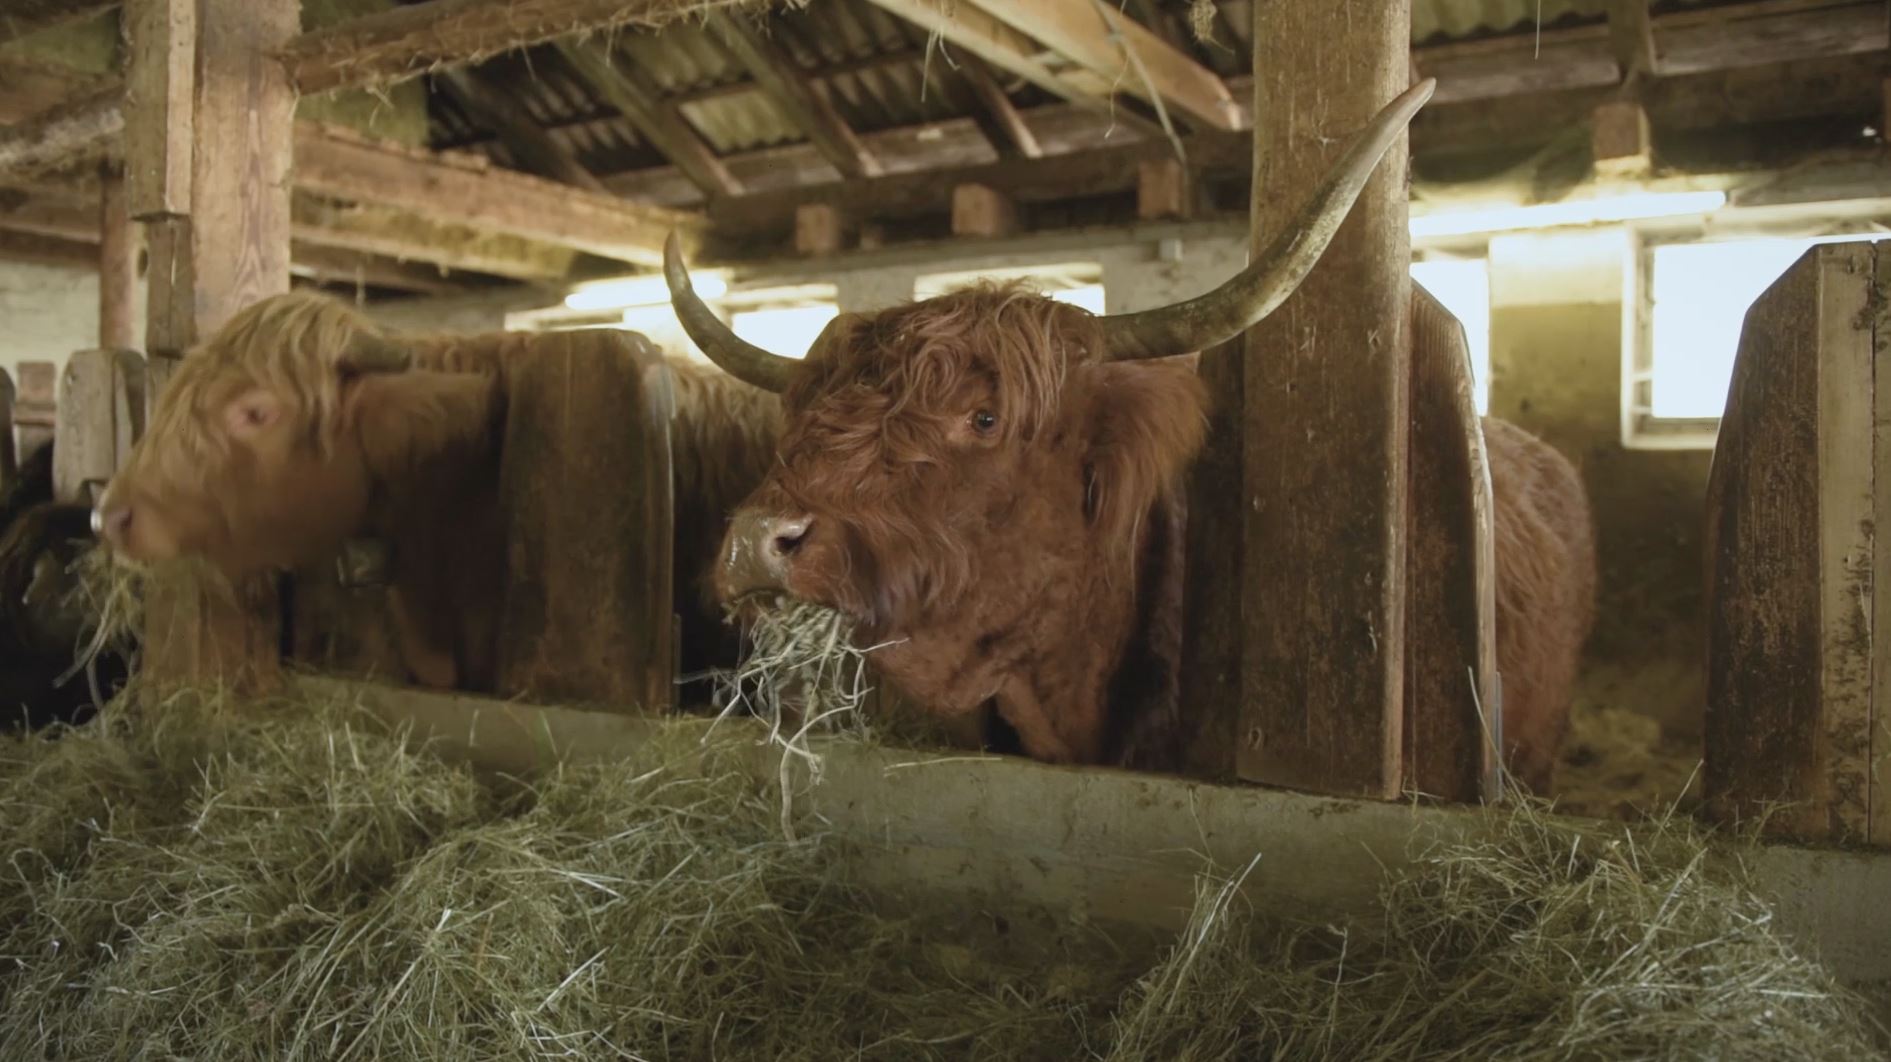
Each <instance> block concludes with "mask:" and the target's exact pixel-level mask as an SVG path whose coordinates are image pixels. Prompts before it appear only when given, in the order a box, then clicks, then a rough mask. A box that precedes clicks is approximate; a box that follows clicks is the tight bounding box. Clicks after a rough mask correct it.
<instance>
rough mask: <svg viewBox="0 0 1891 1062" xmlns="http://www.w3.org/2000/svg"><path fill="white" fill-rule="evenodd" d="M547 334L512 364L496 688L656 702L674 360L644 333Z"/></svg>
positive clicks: (666, 703)
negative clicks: (545, 346) (541, 346)
mask: <svg viewBox="0 0 1891 1062" xmlns="http://www.w3.org/2000/svg"><path fill="white" fill-rule="evenodd" d="M543 342H546V343H554V344H555V345H554V349H553V350H538V351H534V352H533V354H532V356H531V357H528V358H520V359H513V360H512V361H509V362H508V363H507V366H506V370H505V371H506V427H505V441H504V449H503V451H502V454H501V457H500V468H499V493H500V498H501V503H502V508H503V511H504V513H505V520H506V575H505V578H506V594H505V614H504V621H503V623H502V626H501V632H500V634H501V637H500V643H501V644H500V649H499V673H498V684H499V688H500V690H501V691H503V692H504V693H506V694H508V695H522V696H529V697H534V698H554V699H566V700H578V701H586V702H594V703H601V704H609V705H619V706H634V707H635V708H636V709H640V710H642V711H645V712H656V711H661V710H663V709H665V708H667V707H670V706H672V705H673V704H674V703H675V699H676V695H675V690H674V684H673V676H674V668H675V662H676V656H675V652H674V650H673V648H672V645H673V638H674V636H675V628H674V626H673V622H672V619H671V605H672V603H673V600H674V599H673V598H672V596H671V584H672V582H673V580H674V570H673V566H672V561H671V557H672V553H673V542H672V533H673V527H674V521H673V517H672V513H673V511H674V510H673V506H672V498H671V490H672V487H671V471H670V467H671V458H670V419H671V417H672V415H673V411H674V408H675V400H674V397H673V395H672V393H671V386H672V385H671V381H670V374H669V367H668V365H667V364H666V363H665V362H664V360H663V356H662V354H661V353H660V352H659V351H658V350H657V348H656V347H655V346H653V345H652V344H650V342H649V341H648V340H645V339H644V338H643V337H642V336H640V335H637V334H635V333H623V332H618V333H599V332H587V331H577V332H566V333H562V341H554V340H553V339H552V338H551V337H546V338H545V339H544V340H543Z"/></svg>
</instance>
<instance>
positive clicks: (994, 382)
mask: <svg viewBox="0 0 1891 1062" xmlns="http://www.w3.org/2000/svg"><path fill="white" fill-rule="evenodd" d="M1100 339H1101V332H1100V330H1099V329H1098V327H1097V324H1096V319H1095V318H1094V317H1093V316H1092V315H1091V314H1089V313H1088V312H1087V311H1085V310H1083V309H1081V308H1079V307H1075V306H1070V305H1067V304H1064V303H1059V302H1055V301H1052V300H1050V299H1048V298H1045V297H1044V296H1042V295H1038V294H1036V293H1034V292H1032V291H1030V290H1029V289H1027V288H1025V287H1023V286H1022V285H1021V284H1018V283H1008V284H992V283H981V284H977V285H974V286H972V287H969V288H966V289H963V290H960V291H956V292H952V293H949V294H946V295H943V296H939V297H937V298H933V299H929V300H926V301H924V302H917V303H912V304H909V305H907V306H904V307H899V308H896V309H893V310H889V311H886V312H883V313H881V314H878V315H877V316H875V317H873V318H870V319H867V320H863V321H854V322H846V321H843V322H842V324H841V327H840V328H838V329H836V330H835V332H834V333H831V334H830V336H829V339H828V342H827V343H825V344H824V345H823V346H822V348H821V349H819V350H816V351H814V352H812V353H811V354H810V364H809V366H808V369H807V371H805V372H803V373H801V374H799V376H798V377H797V379H796V381H795V382H794V384H792V385H791V386H790V389H789V391H788V394H787V395H786V399H787V403H788V406H789V408H790V409H791V410H792V411H793V412H794V416H793V418H792V420H791V422H790V425H789V427H788V432H787V434H786V435H785V436H784V438H783V440H782V445H781V452H782V453H783V454H784V455H788V456H787V457H786V458H785V460H784V461H783V463H782V464H781V466H780V467H778V468H777V469H775V473H774V482H775V484H776V485H777V486H778V487H779V488H780V489H781V490H782V492H783V493H784V494H785V495H786V496H787V498H788V499H789V500H791V502H792V503H793V506H794V507H795V508H797V509H800V510H803V511H807V512H811V513H816V514H823V515H826V516H828V517H830V518H831V517H833V516H834V515H836V514H845V520H844V522H845V530H846V534H847V539H848V542H847V546H848V548H847V549H846V550H845V551H844V552H843V560H842V562H841V563H842V564H843V565H844V566H845V568H846V570H844V571H842V572H839V573H836V574H837V575H839V576H840V583H841V586H842V588H843V590H842V592H843V593H845V594H847V595H850V596H851V597H852V598H854V600H851V601H847V602H845V604H846V605H847V606H848V607H849V608H851V609H854V610H856V611H857V613H858V614H860V615H863V616H866V617H869V619H870V621H871V622H872V623H873V624H874V625H886V624H893V625H900V624H904V623H907V622H911V621H912V620H913V619H914V618H915V617H916V615H917V614H919V613H920V612H923V611H927V610H930V609H932V608H935V607H937V606H939V605H940V604H941V603H942V602H944V601H945V600H947V598H948V597H949V596H950V595H954V594H957V593H959V592H960V591H961V590H962V588H963V587H965V586H966V585H967V584H968V582H969V577H970V572H971V566H972V559H971V557H970V556H969V555H968V554H967V552H966V547H965V536H964V535H962V534H960V533H958V532H959V530H960V528H959V521H960V520H962V519H976V518H978V515H977V514H953V513H946V514H941V513H939V512H937V511H935V510H934V508H933V507H934V506H935V505H936V504H937V497H936V495H937V494H938V492H937V491H935V490H928V489H927V482H926V475H927V473H928V472H931V471H934V470H935V468H936V466H937V465H938V464H939V458H938V455H940V454H943V453H948V452H950V450H951V449H952V442H951V434H950V433H952V432H953V431H954V430H955V429H956V428H957V427H958V426H959V424H960V422H961V421H962V420H963V419H964V417H965V416H966V414H967V413H969V412H971V410H969V409H967V408H964V407H965V405H966V403H967V402H968V400H969V396H970V395H972V394H975V393H976V392H977V388H979V386H980V385H981V384H982V385H984V386H987V387H989V388H990V390H991V393H992V394H993V395H994V396H995V404H996V406H997V408H996V409H995V410H993V412H994V413H996V414H997V415H998V417H999V423H1000V425H1001V427H1000V430H1001V431H1002V432H1003V433H1005V435H1006V436H1007V437H1009V438H1013V439H1025V440H1028V439H1031V438H1033V437H1035V436H1036V435H1037V434H1038V433H1039V432H1040V431H1043V430H1044V429H1046V428H1047V427H1048V426H1050V425H1051V424H1052V423H1053V422H1054V421H1055V420H1056V419H1057V417H1058V414H1059V411H1060V410H1059V403H1060V401H1061V400H1062V395H1063V390H1064V383H1065V378H1066V376H1067V374H1068V372H1069V370H1070V367H1071V365H1072V364H1073V363H1076V362H1079V361H1082V360H1085V359H1088V358H1090V357H1093V356H1094V352H1095V351H1097V350H1098V349H1100ZM935 486H936V484H935ZM863 569H864V570H863ZM868 588H871V589H868Z"/></svg>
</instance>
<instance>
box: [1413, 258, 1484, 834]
mask: <svg viewBox="0 0 1891 1062" xmlns="http://www.w3.org/2000/svg"><path fill="white" fill-rule="evenodd" d="M1411 306H1412V309H1411V313H1412V321H1411V334H1412V367H1411V371H1412V384H1411V388H1412V392H1411V394H1412V397H1411V409H1412V418H1411V428H1410V436H1411V442H1410V448H1411V465H1410V477H1411V478H1410V483H1411V486H1410V488H1409V490H1410V495H1411V502H1410V505H1411V529H1410V540H1409V547H1408V549H1409V552H1408V553H1407V557H1406V572H1405V577H1406V582H1405V586H1406V590H1405V593H1406V611H1405V632H1406V634H1405V639H1406V644H1405V654H1406V656H1405V738H1404V756H1405V776H1406V781H1405V784H1406V788H1407V789H1410V790H1415V791H1417V792H1419V793H1423V794H1425V795H1427V796H1432V797H1437V798H1438V799H1441V800H1448V801H1453V802H1457V803H1472V802H1476V801H1478V800H1495V799H1497V798H1498V796H1499V795H1500V793H1501V787H1500V785H1499V782H1498V778H1499V775H1498V772H1497V771H1496V769H1495V766H1496V764H1497V762H1498V757H1497V756H1496V754H1495V752H1496V749H1497V748H1499V747H1501V741H1502V717H1501V715H1500V714H1499V713H1498V692H1497V686H1498V681H1497V574H1496V565H1497V560H1496V552H1495V542H1494V539H1493V538H1492V535H1493V527H1492V522H1491V521H1492V512H1493V510H1492V500H1491V479H1490V465H1489V460H1488V457H1487V456H1486V454H1485V451H1484V433H1483V429H1482V427H1481V426H1480V425H1479V422H1478V416H1477V404H1476V399H1475V398H1474V394H1475V392H1474V390H1473V388H1472V381H1471V354H1470V348H1469V345H1468V343H1467V341H1466V339H1465V336H1464V326H1463V325H1462V324H1460V323H1459V322H1458V319H1457V318H1455V317H1453V316H1452V315H1451V312H1450V311H1449V310H1447V309H1445V308H1444V306H1443V305H1441V304H1440V303H1439V302H1438V300H1437V299H1435V298H1433V297H1432V295H1431V293H1430V292H1427V291H1426V290H1425V289H1424V288H1422V287H1419V286H1418V285H1416V284H1414V285H1413V286H1412V302H1411Z"/></svg>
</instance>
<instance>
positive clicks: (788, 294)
mask: <svg viewBox="0 0 1891 1062" xmlns="http://www.w3.org/2000/svg"><path fill="white" fill-rule="evenodd" d="M721 306H722V309H723V310H724V311H725V312H726V313H727V314H728V317H729V327H730V329H732V330H733V331H734V332H735V334H736V335H738V336H741V337H742V338H743V339H746V340H748V341H749V342H751V343H753V344H755V345H756V346H758V347H763V348H765V349H767V350H772V351H774V352H775V353H777V354H780V355H783V356H784V357H790V358H801V357H806V356H807V353H808V348H810V347H812V346H813V345H814V341H815V339H817V338H819V337H820V334H821V329H823V328H826V327H827V323H828V322H829V321H832V320H833V319H834V318H835V317H836V316H837V315H838V314H839V313H840V307H839V304H838V303H837V302H836V301H835V294H834V286H833V285H832V284H806V285H801V286H798V287H794V288H773V289H769V290H766V291H743V292H732V293H731V294H730V295H729V296H728V297H727V298H725V299H723V300H721Z"/></svg>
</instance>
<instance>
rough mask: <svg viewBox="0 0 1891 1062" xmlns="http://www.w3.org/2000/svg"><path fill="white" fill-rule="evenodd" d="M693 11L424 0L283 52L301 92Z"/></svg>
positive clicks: (659, 4) (561, 0) (664, 6)
mask: <svg viewBox="0 0 1891 1062" xmlns="http://www.w3.org/2000/svg"><path fill="white" fill-rule="evenodd" d="M711 2H712V3H714V4H717V5H719V6H723V7H732V6H736V5H739V4H743V3H756V2H768V0H711ZM692 14H694V12H690V11H688V10H685V9H684V8H681V7H679V6H678V5H677V4H676V2H675V0H427V2H426V3H419V4H409V5H406V6H402V7H396V8H393V9H392V10H389V11H383V12H379V13H377V14H373V15H364V16H362V17H360V18H354V19H349V20H347V21H346V22H338V23H336V24H334V25H332V26H327V27H324V28H322V29H319V30H313V31H310V32H308V33H304V34H302V35H301V36H300V37H298V38H297V39H296V40H294V41H292V42H290V44H289V46H288V48H287V49H286V50H285V51H284V53H283V57H282V58H283V62H285V63H286V64H288V67H289V79H290V81H291V82H292V83H294V85H295V87H296V90H297V91H299V92H301V93H302V94H303V95H305V96H307V95H314V94H316V93H319V92H328V91H331V90H333V89H339V88H359V87H364V86H368V85H377V84H387V83H389V82H394V81H401V80H404V79H406V78H410V77H417V76H419V75H420V74H424V73H426V72H427V71H429V70H432V69H434V68H436V67H440V66H451V65H455V64H459V63H477V62H479V61H481V60H484V59H487V58H490V57H492V56H494V55H499V54H501V53H504V52H509V51H513V50H515V49H519V48H525V47H529V46H531V45H534V44H542V43H544V42H546V41H549V40H553V39H556V38H558V37H566V36H571V35H573V34H579V33H587V32H592V31H596V30H605V29H614V28H618V27H638V28H643V29H657V28H660V27H662V26H665V25H668V24H670V23H671V22H675V21H677V20H678V19H681V18H684V17H687V16H690V15H692Z"/></svg>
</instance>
